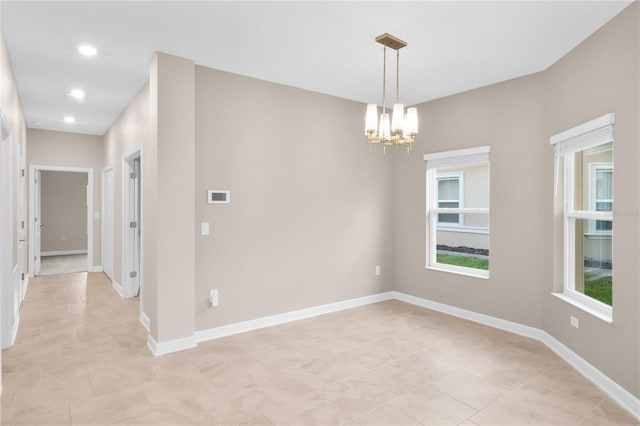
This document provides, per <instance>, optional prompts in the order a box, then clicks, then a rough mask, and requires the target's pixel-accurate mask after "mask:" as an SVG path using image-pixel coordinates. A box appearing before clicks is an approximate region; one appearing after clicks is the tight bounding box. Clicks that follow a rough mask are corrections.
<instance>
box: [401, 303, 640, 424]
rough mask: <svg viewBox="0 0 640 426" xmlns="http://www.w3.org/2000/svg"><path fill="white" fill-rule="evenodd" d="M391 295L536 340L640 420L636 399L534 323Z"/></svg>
mask: <svg viewBox="0 0 640 426" xmlns="http://www.w3.org/2000/svg"><path fill="white" fill-rule="evenodd" d="M393 293H394V299H397V300H400V301H403V302H407V303H411V304H412V305H417V306H422V307H424V308H428V309H432V310H434V311H438V312H442V313H445V314H449V315H452V316H455V317H458V318H463V319H466V320H469V321H473V322H477V323H480V324H484V325H488V326H491V327H494V328H498V329H500V330H505V331H509V332H511V333H514V334H518V335H521V336H525V337H530V338H532V339H536V340H539V341H540V342H542V343H544V344H545V345H546V346H547V347H549V349H551V350H552V351H553V352H555V353H556V354H557V355H558V356H559V357H560V358H562V359H563V360H565V361H566V362H567V363H568V364H569V365H571V366H572V367H573V368H575V369H576V370H577V371H578V372H579V373H580V374H582V375H583V376H584V377H585V378H586V379H587V380H589V381H590V382H591V383H593V384H594V385H595V386H596V387H597V388H598V389H600V390H601V391H602V392H604V393H605V394H607V395H608V396H609V397H610V398H611V399H613V400H614V401H616V402H617V403H618V404H620V405H621V406H622V407H623V408H624V409H625V410H627V411H628V412H629V413H630V414H631V415H633V416H634V417H635V418H637V419H638V420H640V399H638V398H636V397H635V396H634V395H633V394H631V393H630V392H629V391H627V390H626V389H625V388H623V387H622V386H620V385H619V384H617V383H616V382H614V381H613V380H611V379H610V378H609V377H608V376H607V375H606V374H604V373H603V372H602V371H600V370H598V369H597V368H596V367H594V366H593V365H591V364H589V363H588V362H587V361H585V360H584V358H582V357H581V356H580V355H578V354H576V353H575V352H573V351H572V350H571V349H569V348H568V347H567V346H565V345H564V344H562V343H561V342H560V341H558V340H557V339H556V338H555V337H553V336H551V335H550V334H549V333H547V332H546V331H544V330H540V329H538V328H535V327H529V326H526V325H522V324H518V323H515V322H511V321H506V320H503V319H500V318H495V317H492V316H489V315H484V314H480V313H477V312H473V311H468V310H466V309H461V308H457V307H455V306H450V305H445V304H443V303H438V302H433V301H431V300H427V299H423V298H420V297H416V296H411V295H408V294H405V293H400V292H397V291H394V292H393Z"/></svg>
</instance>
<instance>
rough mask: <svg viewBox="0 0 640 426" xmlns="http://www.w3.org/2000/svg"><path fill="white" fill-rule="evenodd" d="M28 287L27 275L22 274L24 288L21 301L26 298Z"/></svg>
mask: <svg viewBox="0 0 640 426" xmlns="http://www.w3.org/2000/svg"><path fill="white" fill-rule="evenodd" d="M28 287H29V274H27V273H25V274H24V287H23V288H22V297H21V300H24V298H25V297H26V296H27V288H28Z"/></svg>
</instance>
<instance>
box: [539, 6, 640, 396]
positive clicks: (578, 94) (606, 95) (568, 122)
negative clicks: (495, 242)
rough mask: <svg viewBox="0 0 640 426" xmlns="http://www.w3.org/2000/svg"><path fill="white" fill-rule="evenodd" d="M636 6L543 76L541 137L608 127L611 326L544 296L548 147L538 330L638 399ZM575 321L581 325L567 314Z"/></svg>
mask: <svg viewBox="0 0 640 426" xmlns="http://www.w3.org/2000/svg"><path fill="white" fill-rule="evenodd" d="M639 28H640V14H639V5H638V3H637V2H636V3H635V4H633V5H631V6H629V7H628V8H627V9H625V10H624V11H623V12H622V13H620V14H619V15H618V16H617V17H616V18H614V19H613V20H612V21H610V22H609V23H608V24H607V25H605V26H604V27H603V28H601V29H600V30H599V31H598V32H596V33H595V34H593V35H592V36H591V37H589V38H588V39H587V40H586V41H585V42H583V43H582V44H580V45H579V46H578V47H577V48H575V49H574V50H573V51H572V52H571V53H569V54H568V55H566V56H565V57H563V58H562V59H560V60H559V61H558V62H557V63H556V64H555V65H553V66H552V67H551V68H550V69H549V70H548V71H547V72H546V73H545V93H546V96H547V101H546V103H545V105H546V111H545V123H546V129H545V138H544V141H545V143H546V144H548V140H549V137H550V136H551V135H553V134H556V133H559V132H561V131H563V130H566V129H569V128H572V127H574V126H576V125H578V124H581V123H584V122H586V121H589V120H591V119H594V118H596V117H599V116H601V115H603V114H605V113H609V112H613V113H615V115H616V123H615V125H614V130H613V132H614V160H613V161H614V195H613V199H614V202H613V207H614V219H613V220H614V225H613V229H614V231H613V324H607V323H605V322H603V321H601V320H599V319H596V318H594V317H592V316H590V315H587V314H585V313H583V312H582V311H580V310H578V309H575V308H573V307H572V306H570V305H567V304H566V303H564V302H563V301H561V300H558V299H556V298H555V297H553V296H550V293H551V291H554V290H560V289H561V288H562V262H561V259H562V216H561V206H562V202H561V198H560V197H561V196H562V193H560V194H558V197H557V198H556V199H555V205H554V198H553V191H552V188H553V150H552V149H551V147H550V146H548V145H547V146H546V147H545V151H546V152H545V156H544V163H543V164H542V166H541V167H544V169H545V174H544V184H545V186H546V188H547V191H546V193H545V200H544V202H545V204H544V205H545V210H544V211H545V229H550V230H553V232H546V233H545V237H546V238H545V250H544V252H545V255H544V263H545V265H548V266H547V267H546V268H545V276H544V281H543V283H544V299H543V302H544V303H543V306H542V309H543V311H542V318H543V326H544V328H545V329H546V330H547V331H548V332H549V333H551V334H552V335H553V336H554V337H556V338H557V339H559V340H560V341H562V342H563V343H564V344H566V345H567V346H569V347H570V348H571V349H572V350H574V351H575V352H577V353H578V354H580V355H581V356H582V357H583V358H584V359H586V360H587V361H588V362H590V363H591V364H593V365H594V366H596V367H597V368H598V369H600V370H601V371H603V372H604V373H605V374H607V375H608V376H609V377H611V378H612V379H613V380H615V381H616V382H618V383H619V384H620V385H622V386H624V387H625V388H626V389H627V390H628V391H630V392H631V393H633V394H634V395H635V396H636V397H640V362H638V360H639V359H640V348H639V345H640V343H639V340H640V339H639V338H638V336H640V308H639V307H640V288H639V286H638V277H639V276H640V270H639V267H638V265H639V262H638V259H640V244H639V241H638V235H639V234H640V228H639V220H638V216H639V214H638V212H639V206H640V197H639V194H640V184H639V183H640V169H639V167H638V159H639V157H640V150H639V142H638V141H639V140H640V130H639V128H638V117H639V116H640V109H639V106H638V102H639V98H640V96H639V90H640V88H639V83H638V80H639V75H640V68H639V62H640V61H639V53H640V52H639V50H640V41H639V39H640V35H639V31H640V30H639ZM570 315H573V316H576V317H578V318H579V319H580V329H579V330H576V329H575V328H573V327H571V326H570V325H569V316H570Z"/></svg>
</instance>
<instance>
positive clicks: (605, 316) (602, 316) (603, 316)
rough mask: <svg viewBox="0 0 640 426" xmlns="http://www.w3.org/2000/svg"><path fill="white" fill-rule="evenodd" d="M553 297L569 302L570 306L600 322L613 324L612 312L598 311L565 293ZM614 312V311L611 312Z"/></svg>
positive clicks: (555, 294)
mask: <svg viewBox="0 0 640 426" xmlns="http://www.w3.org/2000/svg"><path fill="white" fill-rule="evenodd" d="M551 295H553V296H555V297H557V298H558V299H560V300H563V301H565V302H567V303H568V304H570V305H573V306H575V307H576V308H578V309H580V310H582V311H584V312H586V313H588V314H589V315H592V316H594V317H596V318H598V319H599V320H602V321H604V322H606V323H608V324H613V314H612V312H609V313H607V312H603V311H601V310H599V309H596V308H594V307H592V306H589V305H587V304H585V303H582V302H581V301H580V300H576V299H575V298H573V297H571V296H570V295H567V294H565V293H551ZM611 311H613V309H612V310H611Z"/></svg>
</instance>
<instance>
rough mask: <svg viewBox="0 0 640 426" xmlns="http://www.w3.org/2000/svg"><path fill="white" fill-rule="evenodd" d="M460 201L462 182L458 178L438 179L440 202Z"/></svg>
mask: <svg viewBox="0 0 640 426" xmlns="http://www.w3.org/2000/svg"><path fill="white" fill-rule="evenodd" d="M459 199H460V180H459V179H458V178H438V200H459ZM456 207H457V206H456Z"/></svg>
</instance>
